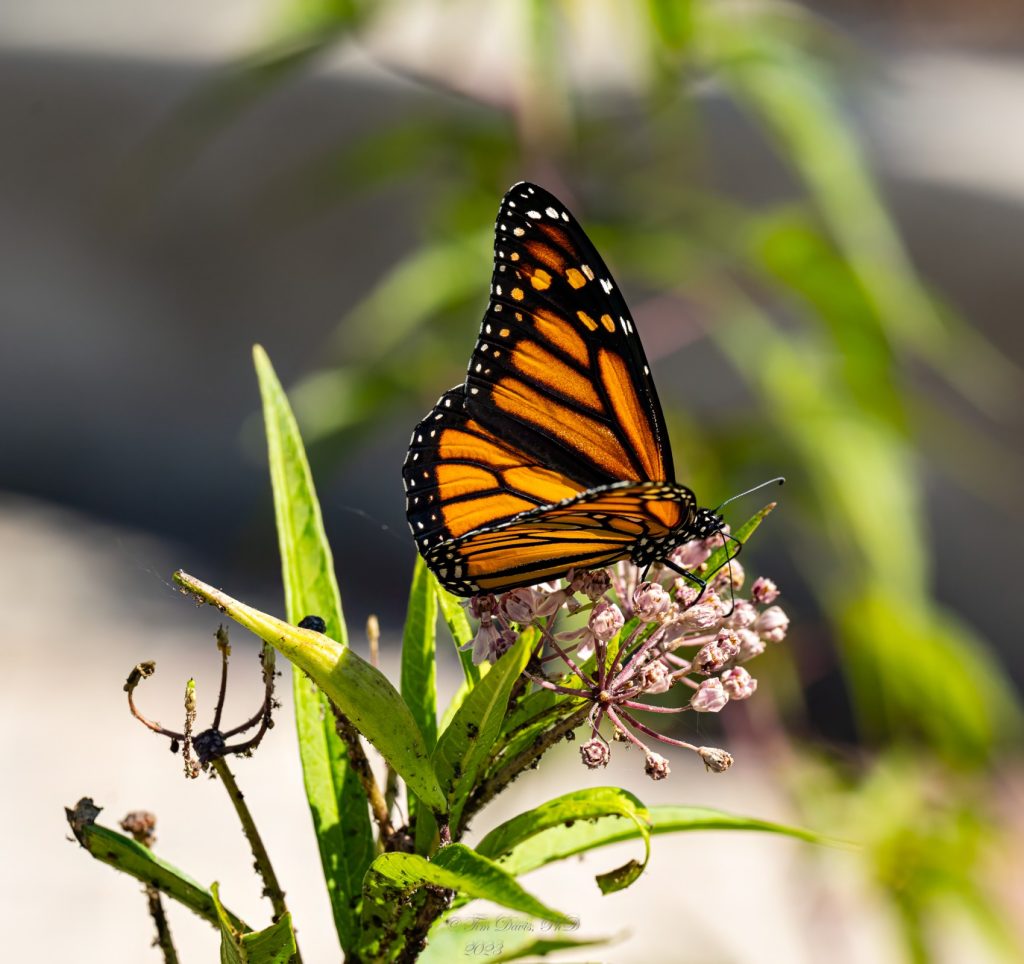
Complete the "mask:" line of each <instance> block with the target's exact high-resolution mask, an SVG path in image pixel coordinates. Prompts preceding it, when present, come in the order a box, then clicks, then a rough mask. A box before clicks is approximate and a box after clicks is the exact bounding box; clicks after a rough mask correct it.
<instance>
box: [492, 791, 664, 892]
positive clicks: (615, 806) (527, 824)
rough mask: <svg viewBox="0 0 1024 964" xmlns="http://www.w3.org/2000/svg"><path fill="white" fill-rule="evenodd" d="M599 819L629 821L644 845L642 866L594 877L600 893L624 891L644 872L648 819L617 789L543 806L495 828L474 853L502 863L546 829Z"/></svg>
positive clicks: (571, 795)
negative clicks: (622, 819)
mask: <svg viewBox="0 0 1024 964" xmlns="http://www.w3.org/2000/svg"><path fill="white" fill-rule="evenodd" d="M602 817H613V818H624V819H625V820H629V821H632V823H633V827H632V828H630V829H631V830H632V831H633V835H636V834H639V835H640V837H641V838H642V839H643V842H644V860H643V863H639V862H638V861H635V860H631V861H629V862H628V863H626V864H625V865H624V866H622V867H619V868H616V869H615V870H613V871H610V872H608V873H605V874H601V875H600V876H599V877H598V878H597V882H598V886H599V887H600V888H601V891H602V892H603V893H606V894H608V893H612V892H613V891H616V890H623V889H624V888H626V887H628V886H629V885H630V884H632V883H633V882H634V881H635V880H636V879H637V878H638V877H639V876H640V874H642V873H643V871H644V868H645V867H646V866H647V861H648V860H649V859H650V855H651V830H650V827H651V817H650V814H649V813H648V811H647V808H646V807H645V806H644V805H643V803H641V801H640V800H638V799H637V798H636V797H634V796H633V794H631V793H628V792H627V791H626V790H623V789H621V788H619V787H591V788H589V789H586V790H577V791H575V792H573V793H567V794H564V795H563V796H561V797H556V798H555V799H554V800H549V801H548V802H547V803H542V804H541V805H540V806H539V807H535V808H534V809H533V810H528V811H526V812H525V813H521V814H519V815H518V816H515V817H513V818H512V819H511V820H506V821H505V822H504V823H503V824H501V825H500V826H497V827H495V828H494V829H493V830H492V831H491V832H490V833H489V834H487V836H486V837H484V838H483V840H481V841H480V843H479V844H478V845H477V851H478V852H479V853H481V854H483V856H485V857H490V858H492V859H495V860H498V861H499V862H501V858H503V857H507V856H508V855H511V854H514V853H515V852H516V851H517V849H518V848H519V847H520V846H522V845H523V844H525V843H526V841H528V840H531V839H533V838H534V837H537V836H538V835H541V834H544V833H545V832H547V831H549V830H552V829H554V828H556V827H569V828H572V827H573V826H575V825H576V823H577V822H578V821H597V820H598V819H599V818H602ZM520 872H521V871H520Z"/></svg>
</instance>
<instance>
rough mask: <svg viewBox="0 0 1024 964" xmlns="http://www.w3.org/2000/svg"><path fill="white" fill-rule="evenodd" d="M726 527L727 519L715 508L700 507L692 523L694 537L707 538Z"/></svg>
mask: <svg viewBox="0 0 1024 964" xmlns="http://www.w3.org/2000/svg"><path fill="white" fill-rule="evenodd" d="M724 527H725V519H724V518H722V516H720V515H719V514H718V513H717V512H716V511H715V510H714V509H698V510H697V514H696V516H695V518H694V520H693V523H692V531H693V536H692V538H695V539H707V538H708V537H709V536H713V535H714V534H715V533H716V532H721V531H722V529H723V528H724Z"/></svg>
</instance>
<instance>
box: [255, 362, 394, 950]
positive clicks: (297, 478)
mask: <svg viewBox="0 0 1024 964" xmlns="http://www.w3.org/2000/svg"><path fill="white" fill-rule="evenodd" d="M253 360H254V362H255V366H256V374H257V377H258V379H259V385H260V395H261V396H262V400H263V418H264V424H265V427H266V436H267V449H268V458H269V462H270V477H271V482H272V484H273V492H274V515H275V518H276V521H277V536H278V544H279V546H280V551H281V570H282V580H283V582H284V589H285V611H286V613H287V616H288V619H289V621H291V622H292V623H298V622H300V621H301V620H302V619H303V617H305V616H308V615H316V616H320V617H321V618H322V619H323V620H324V622H325V623H326V624H327V635H328V636H330V637H331V638H332V639H336V640H338V641H339V642H340V643H341V644H342V645H343V646H344V645H345V644H346V643H347V632H346V628H345V618H344V614H343V613H342V608H341V594H340V592H339V591H338V583H337V580H336V578H335V574H334V560H333V557H332V554H331V547H330V544H329V543H328V541H327V534H326V532H325V530H324V524H323V518H322V516H321V513H320V502H319V500H318V499H317V496H316V489H315V488H314V485H313V477H312V473H311V472H310V469H309V462H308V461H307V459H306V452H305V449H304V447H303V445H302V438H301V436H300V435H299V429H298V426H297V425H296V423H295V418H294V416H293V415H292V411H291V408H290V406H289V405H288V399H287V397H286V396H285V393H284V391H283V390H282V388H281V384H280V382H279V381H278V380H277V376H276V375H275V374H274V370H273V367H272V366H271V364H270V359H269V358H267V355H266V353H265V352H264V351H263V349H262V348H260V347H259V346H258V345H257V346H256V347H255V348H254V349H253ZM266 648H267V649H268V650H270V652H271V653H272V652H273V650H272V649H271V648H270V647H269V646H267V647H266ZM292 694H293V698H294V702H295V725H296V729H297V731H298V737H299V755H300V758H301V760H302V776H303V782H304V785H305V791H306V798H307V800H308V801H309V808H310V813H311V814H312V818H313V828H314V831H315V833H316V838H317V845H318V847H319V850H320V861H321V863H322V865H323V869H324V878H325V880H326V882H327V891H328V895H329V896H330V900H331V910H332V912H333V914H334V925H335V927H336V929H337V931H338V938H339V940H340V942H341V946H342V948H343V949H345V950H350V949H351V948H353V947H354V946H355V941H356V938H357V932H358V929H359V916H358V907H356V906H354V904H353V898H354V897H357V896H358V894H359V893H360V891H361V888H362V881H363V874H364V873H366V868H367V867H368V866H369V865H370V861H371V860H373V857H374V844H373V831H372V829H371V827H370V817H369V812H368V810H367V801H366V794H365V793H364V791H363V787H362V784H361V783H360V781H359V778H358V776H357V775H356V774H355V772H354V771H353V770H352V768H351V767H350V766H349V765H348V751H347V749H346V747H345V743H344V741H343V740H342V739H341V738H340V737H339V736H338V734H337V731H336V729H335V726H334V714H333V712H332V711H331V708H330V706H329V705H328V702H327V699H326V697H325V696H324V695H323V693H321V692H320V690H319V689H318V688H317V687H316V686H315V685H314V684H313V683H312V682H311V681H310V680H309V678H308V677H307V676H306V675H305V674H304V673H302V672H299V671H297V670H293V672H292Z"/></svg>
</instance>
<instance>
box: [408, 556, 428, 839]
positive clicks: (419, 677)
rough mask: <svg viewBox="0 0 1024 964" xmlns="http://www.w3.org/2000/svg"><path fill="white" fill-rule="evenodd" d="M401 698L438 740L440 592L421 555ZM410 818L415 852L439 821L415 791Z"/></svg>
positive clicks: (412, 592)
mask: <svg viewBox="0 0 1024 964" xmlns="http://www.w3.org/2000/svg"><path fill="white" fill-rule="evenodd" d="M401 686H402V698H403V699H404V700H405V702H406V705H408V707H409V709H410V710H411V711H412V715H413V717H414V718H415V720H416V722H417V723H418V724H419V726H420V729H421V730H422V731H423V738H424V740H425V741H426V745H427V749H428V750H433V749H434V746H435V745H436V744H437V593H436V592H435V580H434V577H433V575H431V573H430V570H429V569H427V566H426V563H425V562H424V561H423V558H422V557H421V556H417V557H416V564H415V566H414V568H413V576H412V588H411V589H410V591H409V606H408V609H407V610H406V616H405V629H404V630H403V632H402V683H401ZM409 819H410V822H411V824H412V826H413V827H414V828H415V848H416V853H421V854H425V853H427V852H428V851H429V849H430V847H431V846H432V844H433V841H434V836H435V834H436V832H437V824H436V822H435V821H434V819H433V817H432V816H431V814H430V812H429V810H428V809H426V808H424V807H422V806H421V805H420V802H419V800H418V799H417V798H416V795H415V794H410V795H409Z"/></svg>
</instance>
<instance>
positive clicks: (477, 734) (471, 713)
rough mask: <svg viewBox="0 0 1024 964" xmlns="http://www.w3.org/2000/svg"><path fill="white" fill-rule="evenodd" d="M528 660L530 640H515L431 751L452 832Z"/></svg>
mask: <svg viewBox="0 0 1024 964" xmlns="http://www.w3.org/2000/svg"><path fill="white" fill-rule="evenodd" d="M529 658H530V646H529V641H528V640H526V639H523V638H520V639H518V640H517V641H516V643H515V644H514V645H513V646H512V648H511V649H510V650H509V651H508V652H507V653H505V655H504V656H502V657H501V659H499V660H498V662H497V663H495V664H494V665H493V666H492V667H491V670H490V672H489V673H488V674H487V675H486V676H485V677H484V678H483V679H482V680H480V682H479V683H478V684H477V685H476V686H475V687H474V688H473V690H472V691H471V692H470V693H469V694H468V695H467V697H466V699H465V700H464V701H463V703H462V705H461V706H460V707H459V709H458V712H456V714H455V716H454V717H452V721H451V723H449V724H448V727H447V729H446V730H445V731H444V733H442V734H441V738H440V740H438V743H437V747H436V748H435V749H434V754H433V764H434V770H435V772H436V773H437V779H438V781H439V782H440V784H441V786H442V787H443V789H444V794H445V799H446V800H447V801H448V805H449V808H450V820H451V826H452V831H453V832H455V831H457V829H458V827H459V818H460V817H461V816H462V809H463V807H464V806H465V803H466V797H467V796H468V794H469V792H470V790H471V789H472V788H473V787H474V786H475V784H476V778H477V775H478V774H479V773H480V770H481V768H482V767H483V765H484V763H485V762H486V761H487V757H488V755H489V754H490V751H491V747H492V744H493V743H494V741H495V740H496V739H497V737H498V734H499V733H500V732H501V724H502V721H503V720H504V719H505V711H506V710H507V708H508V698H509V695H510V693H511V691H512V686H513V684H514V683H515V681H516V680H517V679H518V678H519V675H520V674H521V673H522V671H523V670H524V669H525V668H526V663H527V661H528V660H529Z"/></svg>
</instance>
